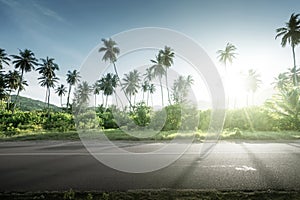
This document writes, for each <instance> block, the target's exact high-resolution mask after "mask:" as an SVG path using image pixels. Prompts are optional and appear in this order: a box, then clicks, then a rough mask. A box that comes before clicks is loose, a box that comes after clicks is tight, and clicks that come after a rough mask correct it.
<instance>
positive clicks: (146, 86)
mask: <svg viewBox="0 0 300 200" xmlns="http://www.w3.org/2000/svg"><path fill="white" fill-rule="evenodd" d="M148 88H149V82H148V81H144V82H143V84H142V87H141V90H142V92H143V101H144V100H145V92H148ZM147 105H148V104H147Z"/></svg>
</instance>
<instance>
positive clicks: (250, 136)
mask: <svg viewBox="0 0 300 200" xmlns="http://www.w3.org/2000/svg"><path fill="white" fill-rule="evenodd" d="M88 132H90V133H92V135H95V133H96V134H98V132H99V131H95V130H91V131H88ZM88 132H87V133H88ZM126 132H127V133H126ZM102 133H104V134H105V135H106V137H107V138H108V139H109V140H129V141H145V140H153V141H163V140H172V139H174V138H176V139H191V138H194V141H199V142H201V141H203V140H205V138H206V136H207V133H205V132H201V131H194V132H191V131H189V132H178V131H161V132H158V131H157V132H155V131H145V130H144V131H143V130H140V131H123V130H120V129H107V130H103V131H102ZM99 134H101V133H99ZM209 136H211V137H213V135H211V134H209ZM218 139H219V140H295V139H300V132H299V131H298V132H297V131H276V132H275V131H253V132H252V131H240V130H233V131H228V130H224V131H223V132H222V134H221V135H220V136H219V137H218ZM26 140H80V138H79V135H78V132H77V131H67V132H59V131H37V132H24V133H19V134H16V135H10V136H6V135H5V134H3V133H0V141H26Z"/></svg>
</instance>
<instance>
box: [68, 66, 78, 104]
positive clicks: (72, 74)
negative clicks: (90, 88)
mask: <svg viewBox="0 0 300 200" xmlns="http://www.w3.org/2000/svg"><path fill="white" fill-rule="evenodd" d="M80 78H81V76H80V75H79V72H78V71H77V70H76V69H75V70H73V71H70V70H69V71H68V73H67V83H68V84H69V90H68V97H67V108H69V105H70V94H71V90H72V86H73V85H75V84H76V83H79V82H80Z"/></svg>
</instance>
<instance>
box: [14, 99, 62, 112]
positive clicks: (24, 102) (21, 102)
mask: <svg viewBox="0 0 300 200" xmlns="http://www.w3.org/2000/svg"><path fill="white" fill-rule="evenodd" d="M15 99H16V95H12V96H11V101H12V102H14V101H15ZM17 104H18V108H19V110H21V111H34V110H44V109H45V108H46V107H47V104H46V103H44V102H42V101H39V100H34V99H31V98H27V97H22V96H19V97H18V103H17ZM10 107H11V106H10ZM49 108H50V109H51V110H53V111H57V112H58V111H61V109H60V108H59V107H57V106H55V105H52V104H50V105H49Z"/></svg>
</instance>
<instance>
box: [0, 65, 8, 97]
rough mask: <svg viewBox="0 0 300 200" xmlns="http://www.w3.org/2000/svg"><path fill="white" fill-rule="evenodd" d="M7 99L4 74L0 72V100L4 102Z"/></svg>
mask: <svg viewBox="0 0 300 200" xmlns="http://www.w3.org/2000/svg"><path fill="white" fill-rule="evenodd" d="M6 97H7V83H6V79H5V74H3V71H0V100H1V101H2V100H4V99H5V98H6Z"/></svg>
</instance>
